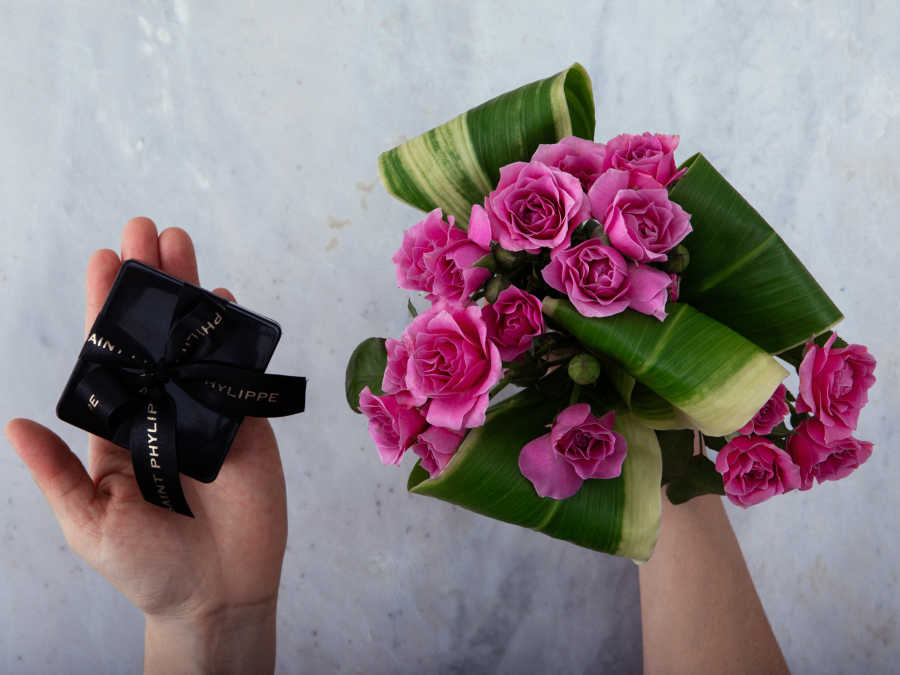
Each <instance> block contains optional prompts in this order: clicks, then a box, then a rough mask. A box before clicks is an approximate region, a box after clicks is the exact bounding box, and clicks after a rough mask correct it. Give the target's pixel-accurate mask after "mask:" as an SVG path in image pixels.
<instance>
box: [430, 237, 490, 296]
mask: <svg viewBox="0 0 900 675" xmlns="http://www.w3.org/2000/svg"><path fill="white" fill-rule="evenodd" d="M490 252H491V250H490V248H485V247H483V246H481V245H479V244H477V243H475V242H474V241H472V240H471V239H470V238H469V237H468V236H467V235H466V233H465V232H463V231H462V230H460V229H458V228H455V227H451V228H450V230H449V231H448V233H447V243H446V245H444V246H443V247H441V248H438V249H435V250H434V251H431V252H430V253H426V254H425V256H424V257H425V262H426V265H427V266H428V267H429V268H430V269H431V272H432V274H433V276H434V283H433V285H432V292H431V293H429V294H428V296H427V297H428V299H429V300H430V301H431V302H438V301H444V302H446V303H450V304H457V305H466V304H468V303H469V296H470V295H472V293H474V292H475V291H477V290H478V289H479V288H480V287H481V284H483V283H484V282H485V281H487V279H488V277H490V276H491V273H490V271H488V270H486V269H484V268H483V267H472V265H474V264H475V263H476V262H478V261H479V260H480V259H481V258H483V257H484V256H485V255H487V254H488V253H490Z"/></svg>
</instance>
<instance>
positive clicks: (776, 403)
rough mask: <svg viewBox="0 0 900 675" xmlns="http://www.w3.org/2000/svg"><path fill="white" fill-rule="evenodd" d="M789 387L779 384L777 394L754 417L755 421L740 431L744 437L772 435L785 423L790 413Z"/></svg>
mask: <svg viewBox="0 0 900 675" xmlns="http://www.w3.org/2000/svg"><path fill="white" fill-rule="evenodd" d="M786 393H787V387H785V386H784V385H783V384H779V385H778V388H777V389H776V390H775V393H774V394H772V396H771V397H770V398H769V400H768V401H766V402H765V404H764V405H763V407H762V408H760V409H759V411H758V412H757V413H756V414H755V415H754V416H753V419H752V420H750V421H749V422H747V424H745V425H744V426H742V427H741V428H740V429H738V433H739V434H741V435H743V436H749V435H751V434H758V435H760V436H765V435H766V434H771V433H772V429H774V428H775V427H777V426H778V425H779V424H781V423H782V422H783V421H784V417H785V415H787V414H788V413H789V412H790V409H789V408H788V404H787V401H786V400H785V394H786Z"/></svg>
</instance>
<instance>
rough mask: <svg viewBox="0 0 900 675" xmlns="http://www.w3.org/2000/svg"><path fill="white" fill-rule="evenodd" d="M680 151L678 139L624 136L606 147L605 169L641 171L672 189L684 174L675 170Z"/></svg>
mask: <svg viewBox="0 0 900 675" xmlns="http://www.w3.org/2000/svg"><path fill="white" fill-rule="evenodd" d="M677 147H678V136H677V135H667V134H650V133H647V132H644V133H643V134H641V135H640V136H633V135H631V134H621V135H620V136H616V137H615V138H613V139H612V140H610V141H608V142H607V143H606V158H605V159H604V161H603V169H604V171H605V170H606V169H624V170H625V171H639V172H641V173H645V174H648V175H649V176H651V177H652V178H655V179H656V180H657V181H659V182H660V183H662V184H663V185H668V184H669V183H671V182H672V181H673V180H675V179H676V178H680V177H681V175H682V174H683V172H679V171H676V168H675V148H677Z"/></svg>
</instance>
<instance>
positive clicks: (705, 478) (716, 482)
mask: <svg viewBox="0 0 900 675" xmlns="http://www.w3.org/2000/svg"><path fill="white" fill-rule="evenodd" d="M724 494H725V486H724V484H723V483H722V475H721V474H720V473H719V472H718V471H716V465H715V464H713V463H712V462H711V461H710V460H708V459H707V458H706V457H704V456H703V455H694V456H693V457H691V460H690V462H689V463H688V468H687V470H686V471H685V472H684V474H682V475H681V477H680V478H678V479H676V480H674V481H672V482H671V483H669V487H667V488H666V496H667V497H668V498H669V501H670V502H672V503H673V504H683V503H684V502H686V501H688V500H689V499H693V498H694V497H699V496H700V495H724Z"/></svg>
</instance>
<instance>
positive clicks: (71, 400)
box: [57, 260, 305, 514]
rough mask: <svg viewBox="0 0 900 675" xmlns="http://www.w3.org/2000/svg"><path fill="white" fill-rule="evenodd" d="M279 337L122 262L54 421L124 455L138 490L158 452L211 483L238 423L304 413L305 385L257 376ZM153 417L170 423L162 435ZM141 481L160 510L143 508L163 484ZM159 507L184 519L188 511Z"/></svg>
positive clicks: (273, 326)
mask: <svg viewBox="0 0 900 675" xmlns="http://www.w3.org/2000/svg"><path fill="white" fill-rule="evenodd" d="M280 337H281V329H280V328H279V326H278V324H277V323H275V322H274V321H272V320H270V319H267V318H265V317H262V316H260V315H258V314H255V313H253V312H250V311H248V310H246V309H244V308H243V307H240V306H238V305H236V304H234V303H231V302H228V301H226V300H224V299H222V298H219V297H218V296H216V295H214V294H212V293H210V292H208V291H205V290H203V289H201V288H198V287H197V286H194V285H192V284H188V283H185V282H183V281H180V280H178V279H175V278H174V277H171V276H169V275H167V274H163V273H162V272H160V271H158V270H155V269H153V268H151V267H148V266H146V265H143V264H141V263H139V262H137V261H133V260H129V261H127V262H125V263H124V264H123V265H122V267H121V269H120V271H119V274H118V276H117V277H116V279H115V282H114V283H113V286H112V289H111V290H110V292H109V295H108V296H107V299H106V303H105V304H104V306H103V309H101V310H100V313H99V315H98V316H97V319H96V321H95V322H94V325H93V327H92V328H91V331H90V332H89V333H88V339H87V341H86V342H85V345H84V348H83V349H82V352H81V354H80V355H79V358H78V362H77V363H76V364H75V368H74V370H73V371H72V375H71V377H70V378H69V381H68V383H67V384H66V388H65V390H64V391H63V394H62V397H61V398H60V401H59V404H58V405H57V415H58V416H59V418H60V419H62V420H63V421H66V422H69V423H70V424H73V425H75V426H77V427H80V428H82V429H84V430H86V431H89V432H90V433H92V434H96V435H97V436H100V437H102V438H106V439H108V440H110V441H112V442H113V443H115V444H117V445H120V446H122V447H123V448H130V449H131V452H132V457H133V459H134V462H135V473H136V476H137V478H138V482H139V483H140V482H141V480H142V475H141V472H140V471H139V469H140V468H141V467H143V465H144V464H147V465H148V466H152V467H155V468H157V469H158V468H159V464H160V463H162V461H163V460H162V459H158V453H161V452H163V450H162V449H160V447H159V446H160V445H161V444H162V445H166V446H167V447H166V449H167V450H170V451H171V452H170V455H169V457H170V460H173V459H175V458H176V457H177V472H180V473H184V474H185V475H188V476H190V477H192V478H195V479H197V480H200V481H203V482H211V481H213V480H214V479H215V477H216V475H217V474H218V472H219V469H220V468H221V466H222V464H223V462H224V461H225V456H226V454H227V453H228V448H229V447H230V446H231V443H232V441H233V440H234V437H235V435H236V434H237V431H238V428H239V427H240V425H241V421H242V419H243V415H244V414H252V415H255V416H266V417H269V416H276V415H285V414H293V413H294V412H299V411H300V410H302V409H303V393H304V388H305V380H303V379H302V378H291V377H285V376H278V375H260V373H262V372H263V371H264V370H265V368H266V366H267V365H268V363H269V359H270V358H271V357H272V354H273V352H274V351H275V346H276V345H277V344H278V340H279V338H280ZM198 362H199V363H198ZM210 372H212V373H213V375H210ZM211 378H212V379H211ZM98 392H100V393H98ZM278 396H280V398H278ZM158 418H165V419H170V420H171V422H170V423H169V428H168V431H167V429H160V428H159V427H160V426H164V425H163V421H164V420H163V419H158ZM138 427H141V428H140V429H138ZM160 434H162V438H160ZM168 446H171V447H168ZM176 447H177V449H178V451H177V455H176V454H175V448H176ZM170 463H171V464H172V465H173V466H172V467H171V470H170V474H171V473H172V472H173V471H174V464H175V463H176V462H174V461H170ZM177 472H175V473H174V477H175V478H174V481H176V482H177ZM143 473H146V476H144V479H145V481H149V484H148V485H144V484H142V485H141V489H142V492H143V493H144V496H145V498H147V499H148V501H154V503H159V500H158V499H151V496H152V495H153V490H152V487H153V482H152V481H153V480H156V481H158V482H162V479H160V478H154V477H153V475H151V474H150V473H147V472H146V471H144V472H143ZM148 491H149V493H148ZM177 491H178V492H179V493H180V485H179V486H177ZM148 494H149V496H148ZM161 505H164V506H167V507H168V508H170V509H173V510H176V511H181V512H184V511H185V510H186V511H187V513H188V514H189V513H190V511H189V510H188V509H187V507H186V505H185V509H179V508H178V507H177V505H175V506H174V507H173V506H172V505H170V504H169V503H163V504H161Z"/></svg>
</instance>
